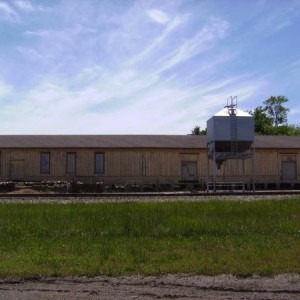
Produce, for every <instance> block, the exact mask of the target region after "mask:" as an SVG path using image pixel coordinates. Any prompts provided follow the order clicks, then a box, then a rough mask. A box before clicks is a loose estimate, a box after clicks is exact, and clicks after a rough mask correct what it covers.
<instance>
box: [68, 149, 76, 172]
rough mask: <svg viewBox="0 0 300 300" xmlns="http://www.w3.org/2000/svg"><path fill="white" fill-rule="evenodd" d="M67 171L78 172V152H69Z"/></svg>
mask: <svg viewBox="0 0 300 300" xmlns="http://www.w3.org/2000/svg"><path fill="white" fill-rule="evenodd" d="M67 173H76V153H67Z"/></svg>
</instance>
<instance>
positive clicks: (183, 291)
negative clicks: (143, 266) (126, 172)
mask: <svg viewBox="0 0 300 300" xmlns="http://www.w3.org/2000/svg"><path fill="white" fill-rule="evenodd" d="M0 299H16V300H18V299H22V300H23V299H33V300H35V299H42V300H43V299H114V300H119V299H208V300H210V299H214V300H221V299H222V300H223V299H231V300H236V299H244V300H245V299H264V300H268V299H270V300H274V299H275V300H277V299H282V300H283V299H285V300H291V299H300V275H299V274H281V275H277V276H275V277H274V278H267V277H259V276H252V277H249V278H237V277H234V276H232V275H220V276H216V277H210V276H200V275H186V274H182V275H165V276H160V277H155V276H149V277H147V276H125V277H106V276H99V277H93V278H88V277H66V278H28V279H22V280H0Z"/></svg>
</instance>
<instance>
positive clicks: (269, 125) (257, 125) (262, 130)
mask: <svg viewBox="0 0 300 300" xmlns="http://www.w3.org/2000/svg"><path fill="white" fill-rule="evenodd" d="M249 113H250V114H251V115H252V116H253V117H254V131H255V133H257V134H265V135H271V134H273V132H274V126H273V119H272V118H271V117H268V116H267V114H266V112H265V108H264V107H262V106H259V107H257V108H255V109H254V110H253V111H249Z"/></svg>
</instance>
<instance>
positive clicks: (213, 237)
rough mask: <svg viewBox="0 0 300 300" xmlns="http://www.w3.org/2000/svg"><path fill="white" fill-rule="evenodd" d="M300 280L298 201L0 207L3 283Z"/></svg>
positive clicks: (8, 205) (299, 203) (0, 264)
mask: <svg viewBox="0 0 300 300" xmlns="http://www.w3.org/2000/svg"><path fill="white" fill-rule="evenodd" d="M290 272H295V273H300V199H294V200H280V201H275V200H274V201H254V202H238V201H223V202H222V201H208V202H183V201H182V202H180V201H179V202H173V203H103V204H65V205H62V204H1V205H0V277H1V278H7V277H26V276H65V275H87V276H94V275H101V274H106V275H124V274H138V273H141V274H147V275H154V274H164V273H197V274H208V275H216V274H221V273H232V274H235V275H239V276H247V275H250V274H253V273H256V274H261V275H274V274H278V273H290Z"/></svg>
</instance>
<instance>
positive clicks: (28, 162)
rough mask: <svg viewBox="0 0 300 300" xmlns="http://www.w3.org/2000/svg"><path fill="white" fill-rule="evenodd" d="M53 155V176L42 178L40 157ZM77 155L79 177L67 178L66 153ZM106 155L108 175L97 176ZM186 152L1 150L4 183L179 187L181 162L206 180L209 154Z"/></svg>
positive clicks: (51, 174)
mask: <svg viewBox="0 0 300 300" xmlns="http://www.w3.org/2000/svg"><path fill="white" fill-rule="evenodd" d="M43 152H49V153H50V173H49V174H41V171H40V170H41V153H43ZM69 152H75V153H76V173H74V174H68V173H67V165H66V161H67V159H66V157H67V153H69ZM96 152H102V153H104V155H105V173H104V174H95V173H94V155H95V153H96ZM200 152H201V151H197V150H191V151H186V150H185V149H105V150H104V149H51V150H49V149H2V150H1V149H0V154H1V155H0V159H1V164H0V178H1V180H25V181H41V180H44V181H46V180H70V179H73V178H76V179H78V180H82V181H87V182H94V181H104V182H107V183H121V184H124V183H125V184H126V183H138V182H144V183H160V184H164V183H177V182H178V181H179V180H180V179H181V162H182V161H193V162H196V163H197V168H198V170H197V175H198V179H200V178H201V179H202V180H203V179H204V176H205V170H204V169H203V167H202V161H204V160H205V155H206V151H202V152H203V153H202V154H201V153H200Z"/></svg>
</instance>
